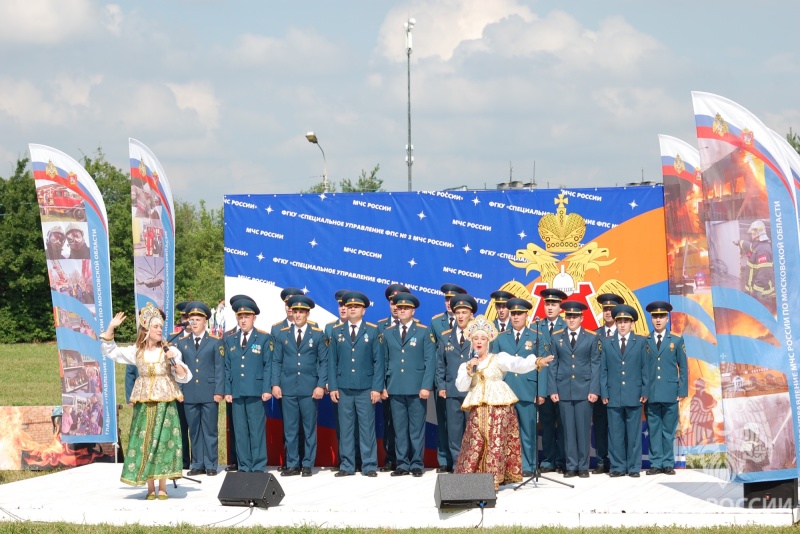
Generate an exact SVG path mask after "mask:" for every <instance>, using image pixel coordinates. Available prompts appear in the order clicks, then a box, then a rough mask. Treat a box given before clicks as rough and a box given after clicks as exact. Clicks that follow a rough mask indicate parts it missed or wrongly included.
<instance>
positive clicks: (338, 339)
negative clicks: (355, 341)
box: [336, 332, 344, 343]
mask: <svg viewBox="0 0 800 534" xmlns="http://www.w3.org/2000/svg"><path fill="white" fill-rule="evenodd" d="M336 341H338V342H339V343H344V334H342V333H341V332H339V337H338V338H336Z"/></svg>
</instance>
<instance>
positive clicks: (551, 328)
mask: <svg viewBox="0 0 800 534" xmlns="http://www.w3.org/2000/svg"><path fill="white" fill-rule="evenodd" d="M550 335H551V336H552V335H553V323H550Z"/></svg>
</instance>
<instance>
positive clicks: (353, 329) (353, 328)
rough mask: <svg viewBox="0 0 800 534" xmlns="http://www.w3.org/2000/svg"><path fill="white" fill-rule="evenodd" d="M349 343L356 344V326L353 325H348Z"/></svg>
mask: <svg viewBox="0 0 800 534" xmlns="http://www.w3.org/2000/svg"><path fill="white" fill-rule="evenodd" d="M350 341H352V342H353V343H355V342H356V325H354V324H351V325H350Z"/></svg>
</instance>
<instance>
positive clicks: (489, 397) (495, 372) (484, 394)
mask: <svg viewBox="0 0 800 534" xmlns="http://www.w3.org/2000/svg"><path fill="white" fill-rule="evenodd" d="M504 376H505V373H504V372H503V370H502V369H501V368H500V366H499V365H498V363H497V355H496V354H491V355H490V356H489V362H488V363H487V364H486V367H484V368H483V369H479V370H478V371H477V372H476V373H475V375H473V377H472V382H471V383H470V386H469V392H468V393H467V396H466V397H465V398H464V403H463V404H462V405H461V409H462V410H463V411H469V409H470V408H472V407H474V406H481V405H484V404H485V405H488V406H509V405H511V404H514V403H516V402H517V401H519V399H518V398H517V396H516V395H514V392H513V391H511V388H510V387H509V386H508V384H506V383H505V382H504V381H503V377H504Z"/></svg>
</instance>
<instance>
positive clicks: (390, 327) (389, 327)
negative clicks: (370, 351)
mask: <svg viewBox="0 0 800 534" xmlns="http://www.w3.org/2000/svg"><path fill="white" fill-rule="evenodd" d="M392 328H397V325H396V324H393V325H391V326H387V327H386V330H391V329H392Z"/></svg>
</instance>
